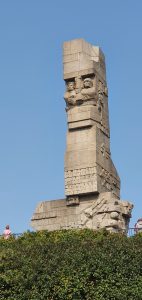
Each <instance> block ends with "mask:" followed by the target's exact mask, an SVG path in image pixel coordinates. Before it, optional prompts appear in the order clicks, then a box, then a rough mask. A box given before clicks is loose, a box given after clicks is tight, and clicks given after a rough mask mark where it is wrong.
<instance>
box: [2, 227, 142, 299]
mask: <svg viewBox="0 0 142 300" xmlns="http://www.w3.org/2000/svg"><path fill="white" fill-rule="evenodd" d="M0 274H1V275H0V299H1V300H3V299H8V300H81V299H82V300H92V299H94V300H128V299H129V300H142V235H141V234H137V235H135V236H134V237H126V236H124V235H121V234H110V233H109V232H107V231H105V230H102V231H97V232H95V231H93V230H89V229H84V230H67V231H66V230H62V231H54V232H48V231H41V232H37V233H25V234H23V235H22V236H21V237H19V238H18V239H15V238H12V237H11V238H10V239H9V240H4V239H3V238H1V239H0Z"/></svg>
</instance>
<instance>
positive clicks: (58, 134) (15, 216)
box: [0, 0, 142, 232]
mask: <svg viewBox="0 0 142 300" xmlns="http://www.w3.org/2000/svg"><path fill="white" fill-rule="evenodd" d="M141 14H142V1H141V0H136V1H134V0H132V1H131V0H118V1H117V0H107V1H106V0H100V1H96V0H90V1H87V2H86V1H81V0H78V1H75V0H72V1H64V0H60V1H55V0H52V1H47V0H46V1H45V0H38V1H37V0H24V1H19V0H12V1H11V0H9V1H8V0H5V1H4V0H3V1H2V0H0V232H2V231H3V229H4V227H5V225H6V224H7V223H8V224H10V226H11V229H12V231H13V232H22V231H26V230H27V229H29V223H30V218H31V216H32V214H33V212H34V210H35V207H36V205H37V203H38V202H39V201H42V200H50V199H57V198H63V197H64V151H65V134H66V117H65V111H64V108H65V104H64V100H63V94H64V82H63V79H62V77H63V74H62V43H63V42H64V41H66V40H70V39H74V38H84V39H85V40H86V41H88V42H90V43H92V44H94V45H99V46H100V47H101V48H102V50H103V52H104V53H105V56H106V64H107V80H108V89H109V111H110V126H111V152H112V158H113V161H114V163H115V165H116V167H117V169H118V172H119V175H120V177H121V198H122V199H125V200H129V201H131V202H133V203H134V205H135V207H134V210H133V217H132V220H131V226H133V224H134V223H135V221H136V220H137V218H139V217H142V190H141V187H142V175H141V172H142V157H141V155H142V93H141V89H142V34H141V30H142V17H141Z"/></svg>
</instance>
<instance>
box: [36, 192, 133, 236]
mask: <svg viewBox="0 0 142 300" xmlns="http://www.w3.org/2000/svg"><path fill="white" fill-rule="evenodd" d="M132 207H133V205H132V204H130V203H129V202H127V201H121V200H119V199H118V198H116V196H114V194H113V193H112V192H105V193H100V194H93V195H91V194H90V195H84V196H83V195H82V196H81V197H79V196H77V197H75V196H73V197H71V198H67V199H59V200H50V201H44V202H40V203H39V204H38V206H37V208H36V211H35V213H34V214H33V217H32V219H31V226H32V228H33V229H34V230H38V231H39V230H48V231H54V230H61V229H73V228H74V229H75V228H80V229H83V228H90V229H94V230H98V229H101V228H106V229H107V230H109V231H110V232H127V230H128V225H129V220H130V217H131V210H132Z"/></svg>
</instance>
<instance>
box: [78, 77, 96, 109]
mask: <svg viewBox="0 0 142 300" xmlns="http://www.w3.org/2000/svg"><path fill="white" fill-rule="evenodd" d="M88 100H95V103H94V104H95V105H96V88H95V87H94V86H93V81H92V79H91V78H85V79H84V80H83V88H82V90H81V92H80V93H79V94H78V95H77V98H76V102H77V103H78V102H79V103H83V102H85V101H88Z"/></svg>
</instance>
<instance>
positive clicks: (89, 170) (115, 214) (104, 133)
mask: <svg viewBox="0 0 142 300" xmlns="http://www.w3.org/2000/svg"><path fill="white" fill-rule="evenodd" d="M63 62H64V80H65V84H66V91H65V94H64V99H65V103H66V113H67V124H68V129H67V143H66V153H65V171H64V174H65V195H66V199H62V200H54V201H45V202H41V203H39V205H38V206H37V208H36V211H35V213H34V215H33V217H32V222H31V225H32V227H33V228H34V229H36V230H44V229H48V230H49V231H53V230H60V229H69V228H86V227H87V228H92V229H95V230H98V229H100V228H106V229H107V230H109V231H115V232H119V231H124V232H126V231H127V229H128V224H129V220H130V217H131V210H132V207H133V205H132V204H130V203H129V202H127V201H121V200H120V178H119V175H118V173H117V170H116V168H115V166H114V164H113V162H112V159H111V153H110V133H109V131H110V129H109V113H108V89H107V83H106V71H105V57H104V54H103V52H102V51H101V49H100V48H99V47H96V46H92V45H90V44H89V43H87V42H85V41H84V40H83V39H79V40H72V41H69V42H65V43H64V55H63Z"/></svg>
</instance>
